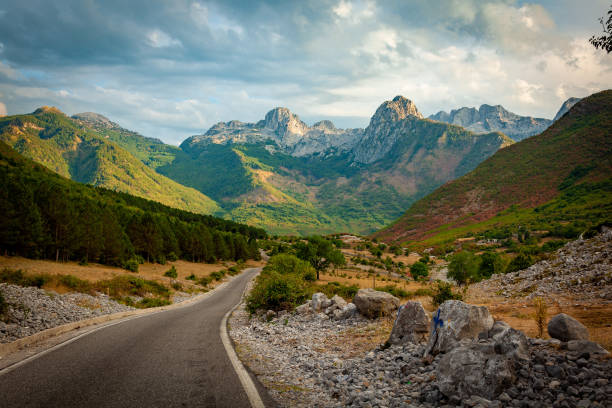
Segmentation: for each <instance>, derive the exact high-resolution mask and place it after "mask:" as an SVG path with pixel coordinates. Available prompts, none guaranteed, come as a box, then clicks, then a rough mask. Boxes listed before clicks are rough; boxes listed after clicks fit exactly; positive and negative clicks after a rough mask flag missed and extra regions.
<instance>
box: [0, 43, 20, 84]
mask: <svg viewBox="0 0 612 408" xmlns="http://www.w3.org/2000/svg"><path fill="white" fill-rule="evenodd" d="M0 44H1V43H0ZM0 51H2V47H0ZM0 75H4V76H5V77H7V78H8V79H19V77H20V76H21V75H20V74H19V72H17V71H16V70H14V69H13V68H11V67H10V66H8V65H7V64H4V63H2V61H0Z"/></svg>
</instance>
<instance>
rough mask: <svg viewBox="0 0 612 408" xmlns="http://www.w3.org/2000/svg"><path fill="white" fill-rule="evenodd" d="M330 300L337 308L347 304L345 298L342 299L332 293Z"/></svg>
mask: <svg viewBox="0 0 612 408" xmlns="http://www.w3.org/2000/svg"><path fill="white" fill-rule="evenodd" d="M331 301H332V305H336V306H338V309H342V308H343V307H344V306H346V305H347V303H346V300H344V299H343V298H341V297H340V296H338V295H334V297H333V298H331Z"/></svg>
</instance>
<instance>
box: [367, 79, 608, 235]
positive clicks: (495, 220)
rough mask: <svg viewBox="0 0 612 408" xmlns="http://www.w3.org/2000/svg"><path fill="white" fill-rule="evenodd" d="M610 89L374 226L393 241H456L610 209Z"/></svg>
mask: <svg viewBox="0 0 612 408" xmlns="http://www.w3.org/2000/svg"><path fill="white" fill-rule="evenodd" d="M611 134H612V91H610V90H608V91H604V92H600V93H597V94H594V95H592V96H590V97H588V98H585V99H583V100H581V101H580V102H578V103H577V104H576V105H574V106H573V108H571V109H570V111H569V112H568V113H567V114H566V115H565V116H563V117H562V118H561V119H559V120H558V121H557V122H555V123H554V124H553V125H552V126H551V127H550V128H548V129H547V130H546V131H545V132H543V133H542V134H540V135H537V136H534V137H531V138H528V139H525V140H523V141H521V142H520V143H516V144H514V145H512V146H509V147H507V148H505V149H501V150H500V151H498V152H497V153H495V154H494V155H493V156H492V157H490V158H489V159H487V160H485V161H484V162H482V163H481V164H480V165H479V166H478V167H476V169H474V170H473V171H472V172H470V173H468V174H466V175H465V176H463V177H461V178H459V179H457V180H454V181H452V182H449V183H447V184H445V185H444V186H442V187H440V188H439V189H437V190H436V191H435V192H433V193H432V194H430V195H428V196H427V197H425V198H423V199H421V200H419V201H418V202H416V203H415V204H414V205H413V206H412V207H411V208H410V209H409V210H408V211H406V213H405V214H404V215H403V216H402V217H401V218H399V219H398V220H397V221H396V222H394V223H393V224H392V225H391V226H389V227H387V228H385V229H383V230H382V231H380V232H378V233H377V234H375V235H376V236H377V237H379V238H382V239H385V240H390V241H391V240H392V241H400V242H407V241H417V240H426V243H440V242H443V241H445V242H450V241H452V240H453V239H454V238H456V237H458V236H461V234H466V233H473V232H475V231H484V230H487V229H490V228H498V227H500V226H504V225H509V224H517V223H518V224H520V223H523V225H524V224H525V223H531V224H532V225H536V226H538V227H539V228H550V227H552V226H555V225H559V223H560V221H566V222H567V221H572V222H579V223H582V224H584V225H587V224H589V223H593V222H599V221H601V220H603V219H606V217H608V218H609V214H610V213H612V182H611V180H610V178H611V176H612V161H611V160H612V139H611V138H610V135H611Z"/></svg>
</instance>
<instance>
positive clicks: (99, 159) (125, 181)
mask: <svg viewBox="0 0 612 408" xmlns="http://www.w3.org/2000/svg"><path fill="white" fill-rule="evenodd" d="M108 139H109V138H107V137H105V136H103V135H100V134H98V133H97V132H96V131H94V130H92V129H90V128H86V127H83V126H80V125H79V124H78V123H76V122H74V121H73V120H71V119H70V118H68V117H66V116H65V115H64V114H63V113H61V112H60V111H59V110H57V109H55V108H48V107H44V108H40V109H38V110H36V111H35V112H34V113H32V114H29V115H16V116H7V117H3V118H0V140H2V141H4V142H6V143H7V144H9V145H10V146H12V147H13V148H14V149H15V150H17V151H18V152H20V153H22V154H23V155H25V156H26V157H28V158H31V159H33V160H35V161H37V162H39V163H42V164H43V165H45V166H46V167H48V168H49V169H51V170H53V171H55V172H57V173H59V174H61V175H62V176H64V177H69V178H71V179H73V180H75V181H78V182H82V183H88V184H93V185H96V186H101V187H105V188H108V189H111V190H116V191H123V192H127V193H130V194H133V195H136V196H139V197H144V198H148V199H152V200H155V201H159V202H161V203H163V204H166V205H169V206H171V207H175V208H181V209H186V210H190V211H193V212H199V213H203V214H211V213H215V212H217V211H218V210H219V207H218V206H217V204H216V203H215V202H214V201H213V200H211V199H210V198H209V197H207V196H205V195H204V194H202V193H201V192H199V191H196V190H194V189H192V188H188V187H185V186H182V185H180V184H178V183H176V182H175V181H172V180H170V179H168V178H166V177H164V176H162V175H160V174H158V173H156V172H155V171H154V170H153V169H151V168H150V167H148V166H146V165H144V164H143V163H142V162H141V161H140V160H138V159H136V158H135V157H134V156H132V155H131V154H130V153H128V152H127V151H126V150H124V149H123V148H121V147H119V146H118V145H117V144H115V143H113V142H111V141H109V140H108Z"/></svg>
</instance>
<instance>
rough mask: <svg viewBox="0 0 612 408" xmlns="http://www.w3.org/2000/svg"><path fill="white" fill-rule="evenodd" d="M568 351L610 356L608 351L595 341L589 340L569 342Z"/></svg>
mask: <svg viewBox="0 0 612 408" xmlns="http://www.w3.org/2000/svg"><path fill="white" fill-rule="evenodd" d="M567 349H568V350H569V351H581V352H583V353H589V354H601V355H606V354H610V353H609V352H608V350H606V349H605V348H603V347H601V346H600V345H599V344H597V343H595V342H594V341H589V340H570V341H568V342H567Z"/></svg>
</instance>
